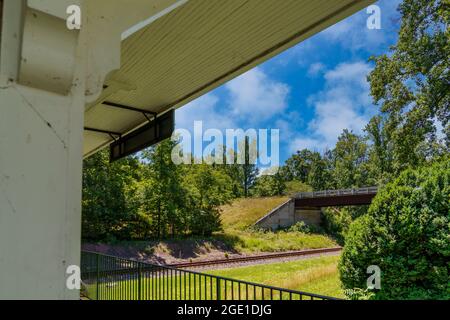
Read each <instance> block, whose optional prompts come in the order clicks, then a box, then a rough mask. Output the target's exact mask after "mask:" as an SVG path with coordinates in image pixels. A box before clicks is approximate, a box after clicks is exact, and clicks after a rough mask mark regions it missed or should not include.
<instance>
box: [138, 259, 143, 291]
mask: <svg viewBox="0 0 450 320" xmlns="http://www.w3.org/2000/svg"><path fill="white" fill-rule="evenodd" d="M141 288H142V267H141V263H140V262H138V300H141Z"/></svg>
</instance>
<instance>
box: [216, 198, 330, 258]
mask: <svg viewBox="0 0 450 320" xmlns="http://www.w3.org/2000/svg"><path fill="white" fill-rule="evenodd" d="M287 200H288V198H287V197H266V198H247V199H237V200H235V201H234V202H233V203H232V204H231V205H226V206H223V207H222V208H221V209H222V214H221V219H222V225H223V230H224V231H223V233H218V234H216V237H218V238H222V239H223V240H224V241H225V242H226V243H227V244H228V245H229V246H230V247H232V248H233V249H234V250H236V251H237V252H240V253H258V252H277V251H287V250H302V249H317V248H325V247H334V246H337V244H336V242H335V241H334V240H332V239H331V238H330V237H328V236H326V235H321V234H305V233H300V232H286V231H278V232H271V231H267V232H263V231H257V230H254V229H252V228H251V226H252V225H253V224H254V223H255V222H256V221H257V220H258V219H260V218H262V217H263V216H265V215H266V214H267V213H269V212H270V211H271V210H272V209H274V208H276V207H277V206H279V205H281V204H282V203H283V202H285V201H287ZM227 240H228V241H227Z"/></svg>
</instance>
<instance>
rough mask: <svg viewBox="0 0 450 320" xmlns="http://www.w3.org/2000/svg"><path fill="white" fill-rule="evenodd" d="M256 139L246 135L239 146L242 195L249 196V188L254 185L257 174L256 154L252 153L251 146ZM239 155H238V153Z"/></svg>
mask: <svg viewBox="0 0 450 320" xmlns="http://www.w3.org/2000/svg"><path fill="white" fill-rule="evenodd" d="M254 143H256V141H250V138H249V137H248V136H246V137H245V139H244V141H243V142H242V143H241V144H240V146H239V153H241V157H242V156H243V158H244V163H243V164H240V165H239V169H240V170H239V171H240V177H241V179H242V187H243V189H244V197H246V198H247V197H248V196H249V190H250V188H251V187H252V186H253V185H254V183H255V180H256V177H257V176H258V172H259V171H258V167H257V166H256V163H255V161H256V158H257V154H252V147H253V145H251V144H254ZM255 150H256V148H255ZM238 156H239V155H238Z"/></svg>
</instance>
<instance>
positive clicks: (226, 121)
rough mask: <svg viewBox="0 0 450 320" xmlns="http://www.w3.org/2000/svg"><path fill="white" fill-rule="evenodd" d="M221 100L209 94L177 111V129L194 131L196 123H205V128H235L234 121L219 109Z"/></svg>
mask: <svg viewBox="0 0 450 320" xmlns="http://www.w3.org/2000/svg"><path fill="white" fill-rule="evenodd" d="M218 103H219V98H218V97H217V96H216V95H214V94H212V93H208V94H205V95H204V96H202V97H200V98H198V99H196V100H194V101H192V102H190V103H188V104H187V105H185V106H184V107H182V108H180V109H178V110H177V111H176V117H175V118H176V127H177V128H182V129H187V130H192V129H193V126H194V121H203V128H204V129H210V128H217V129H227V128H234V127H235V123H234V122H233V119H232V118H231V117H229V116H227V114H226V113H225V112H220V110H219V108H218Z"/></svg>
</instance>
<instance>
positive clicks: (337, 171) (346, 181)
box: [332, 129, 368, 189]
mask: <svg viewBox="0 0 450 320" xmlns="http://www.w3.org/2000/svg"><path fill="white" fill-rule="evenodd" d="M332 156H333V162H334V163H333V164H334V166H333V173H332V176H333V181H334V184H335V187H336V188H338V189H342V188H355V187H363V186H367V178H368V174H367V158H368V146H367V143H366V141H365V138H363V137H361V136H358V135H356V134H354V133H352V132H350V131H348V130H347V129H344V131H343V133H342V134H341V135H340V136H339V138H338V141H337V143H336V147H335V148H334V150H333V151H332Z"/></svg>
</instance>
